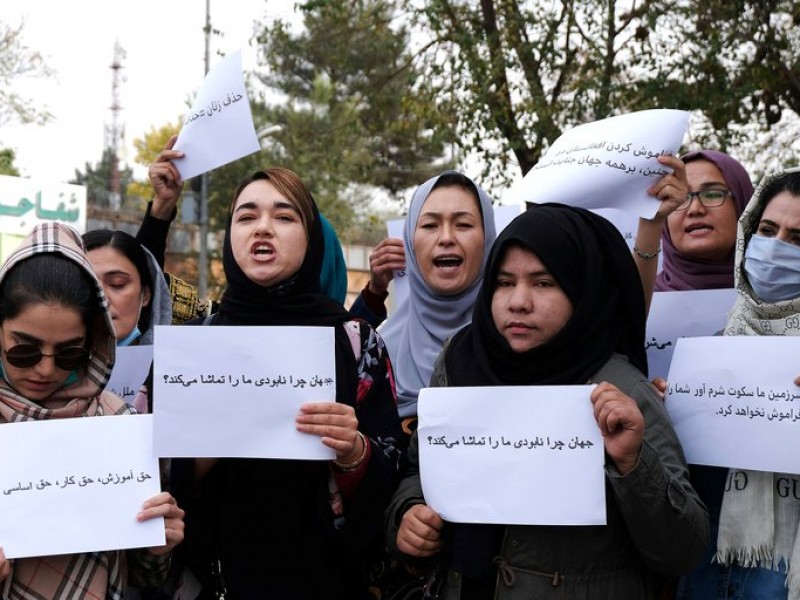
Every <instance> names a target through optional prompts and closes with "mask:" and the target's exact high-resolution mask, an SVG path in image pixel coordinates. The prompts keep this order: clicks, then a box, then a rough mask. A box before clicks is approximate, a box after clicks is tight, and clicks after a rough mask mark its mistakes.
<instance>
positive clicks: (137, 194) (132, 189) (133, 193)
mask: <svg viewBox="0 0 800 600" xmlns="http://www.w3.org/2000/svg"><path fill="white" fill-rule="evenodd" d="M180 129H181V124H180V121H176V122H175V123H170V124H167V125H163V126H161V127H159V128H158V129H156V128H155V127H151V128H150V131H148V132H147V133H145V134H144V136H143V137H141V138H136V139H135V140H133V147H134V148H136V157H135V158H134V159H133V160H134V162H135V163H137V164H140V165H142V166H145V167H146V166H148V165H149V164H150V163H152V162H153V161H154V160H155V159H156V157H157V156H158V153H159V152H161V150H162V149H163V148H164V146H166V144H167V142H168V141H169V138H171V137H172V136H173V135H176V134H177V133H178V132H179V131H180ZM126 195H127V197H128V198H130V199H131V200H133V199H134V198H140V199H143V200H149V199H150V197H151V196H152V195H153V188H152V187H151V185H150V181H149V180H145V181H136V180H132V181H131V182H130V183H129V184H128V185H127V186H126Z"/></svg>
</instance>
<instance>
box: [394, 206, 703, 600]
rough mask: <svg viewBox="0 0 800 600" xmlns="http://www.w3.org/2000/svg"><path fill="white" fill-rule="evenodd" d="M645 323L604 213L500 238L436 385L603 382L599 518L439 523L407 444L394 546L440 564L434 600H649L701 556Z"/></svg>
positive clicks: (625, 257) (695, 517)
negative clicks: (602, 519)
mask: <svg viewBox="0 0 800 600" xmlns="http://www.w3.org/2000/svg"><path fill="white" fill-rule="evenodd" d="M644 325H645V311H644V298H643V293H642V286H641V282H640V280H639V276H638V274H637V271H636V267H635V265H634V263H633V260H632V258H631V255H630V252H629V250H628V248H627V246H626V245H625V242H624V240H623V239H622V236H621V235H620V234H619V233H618V232H617V230H616V229H615V228H614V227H613V226H612V225H611V224H610V223H609V222H608V221H606V220H605V219H603V218H602V217H598V216H597V215H594V214H593V213H591V212H589V211H586V210H583V209H579V208H572V207H568V206H563V205H558V204H542V205H537V206H534V207H533V208H531V209H530V210H528V211H527V212H526V213H524V214H522V215H520V216H519V217H517V218H516V219H515V220H514V221H512V223H511V224H510V225H509V226H508V227H507V228H506V229H505V230H504V231H503V233H502V234H501V235H500V236H499V237H498V238H497V241H496V242H495V244H494V247H493V248H492V252H491V255H490V257H489V261H488V264H487V267H486V273H485V276H484V280H483V286H482V288H481V292H480V295H479V296H478V300H477V302H476V305H475V312H474V315H473V319H472V324H471V325H469V326H467V327H465V328H464V329H462V330H461V331H459V333H458V334H456V335H455V336H454V338H453V340H452V341H451V343H450V344H449V345H448V346H447V347H446V348H445V350H444V351H443V353H442V355H440V357H439V360H438V363H437V367H436V369H435V370H434V375H433V379H432V385H434V386H442V385H445V386H494V385H576V384H586V383H598V384H599V385H597V387H595V388H594V390H593V391H592V393H591V397H590V398H588V399H587V401H591V402H592V404H593V406H594V414H595V419H596V421H597V424H598V427H599V428H600V431H601V433H602V434H603V441H604V446H605V453H606V504H607V508H606V512H607V524H606V525H605V526H581V527H576V526H573V527H567V526H546V527H545V526H494V525H477V524H456V523H445V522H443V521H442V520H441V518H439V516H438V515H437V514H436V513H435V512H433V511H432V510H431V509H430V508H428V507H427V506H425V504H424V502H425V500H424V496H423V492H422V488H421V485H420V479H419V464H418V454H417V439H416V436H415V437H414V438H413V439H412V446H411V449H410V451H409V462H410V465H411V468H410V470H409V473H408V475H407V476H406V478H405V479H404V480H403V481H402V483H401V486H400V488H399V490H398V492H397V493H396V494H395V497H394V498H393V500H392V504H391V506H390V510H389V523H388V524H389V541H390V544H393V545H394V546H395V548H396V550H397V551H398V552H400V553H401V554H405V555H410V556H415V557H431V556H435V555H439V556H440V560H441V562H442V564H443V565H444V566H445V567H446V569H447V570H448V572H449V573H448V576H447V577H446V579H444V586H445V590H444V595H443V596H442V597H444V598H461V599H465V598H500V599H517V598H520V599H521V598H608V599H612V598H614V599H616V598H626V599H628V600H631V599H633V600H635V599H645V598H654V597H655V595H656V593H657V590H658V588H659V585H660V578H661V577H666V576H672V575H675V574H678V573H681V572H685V571H687V570H689V569H691V568H692V566H693V565H694V564H695V563H696V561H697V560H699V558H700V556H701V554H702V551H703V549H704V547H705V544H706V541H707V537H708V516H707V514H706V511H705V508H704V507H703V505H702V503H701V502H700V501H699V500H698V498H697V495H696V494H695V492H694V490H693V489H692V488H691V486H690V484H689V482H688V477H687V469H686V464H685V461H684V458H683V452H682V450H681V448H680V445H679V443H678V440H677V438H676V436H675V433H674V431H673V429H672V426H671V424H670V421H669V417H668V416H667V413H666V411H665V409H664V407H663V403H662V402H661V400H660V399H659V398H658V396H657V395H656V393H655V391H654V389H653V388H652V386H651V385H650V383H649V381H648V380H647V377H646V369H647V365H646V358H645V352H644V331H645V328H644ZM420 425H424V423H421V424H420ZM495 594H496V595H495Z"/></svg>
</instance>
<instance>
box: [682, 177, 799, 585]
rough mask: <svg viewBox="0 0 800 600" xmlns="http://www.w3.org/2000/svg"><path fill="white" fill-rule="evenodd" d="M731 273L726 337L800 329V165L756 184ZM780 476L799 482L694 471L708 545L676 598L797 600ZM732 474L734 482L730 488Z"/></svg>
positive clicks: (793, 531)
mask: <svg viewBox="0 0 800 600" xmlns="http://www.w3.org/2000/svg"><path fill="white" fill-rule="evenodd" d="M734 277H735V283H736V290H737V298H736V303H735V304H734V306H733V309H732V310H731V313H730V315H729V317H728V323H727V325H726V327H725V335H800V168H794V169H790V170H787V171H783V172H780V173H777V174H774V175H769V176H767V177H765V178H764V180H763V181H762V182H761V184H760V185H759V187H758V189H756V191H755V194H754V195H753V198H752V199H751V200H750V203H749V204H748V205H747V207H746V208H745V210H744V213H743V214H742V216H741V218H740V219H739V231H738V235H737V243H736V266H735V271H734ZM795 383H796V384H797V385H800V377H798V378H797V380H795ZM782 477H788V478H789V479H792V480H794V481H795V482H798V481H800V476H798V475H796V474H795V475H785V474H779V473H767V472H761V471H758V472H756V471H739V470H733V469H731V470H728V469H724V468H718V467H703V468H702V470H697V469H693V476H692V481H693V483H694V486H695V488H696V489H697V491H698V493H699V494H700V497H701V499H702V500H703V501H704V502H705V503H706V505H707V506H708V511H709V519H710V522H711V544H710V545H709V548H708V549H707V551H706V555H705V557H704V559H703V561H702V563H701V565H700V566H699V567H698V568H697V569H695V571H693V572H692V573H691V574H690V575H688V576H686V577H684V578H683V580H682V581H681V585H680V588H679V591H678V598H680V599H700V598H703V599H706V598H724V599H729V598H730V599H733V598H736V599H737V600H765V599H770V600H771V599H781V600H783V599H786V598H789V599H798V598H800V536H799V535H798V533H799V532H800V500H797V499H796V498H795V497H793V495H792V494H782V493H781V492H780V490H779V489H778V488H777V487H776V481H777V480H778V479H779V478H782ZM729 478H731V480H732V481H735V482H737V484H736V485H730V486H726V482H727V481H728V480H729ZM745 481H746V482H747V483H746V484H743V482H745ZM726 487H727V488H729V489H727V490H726ZM784 496H786V497H784Z"/></svg>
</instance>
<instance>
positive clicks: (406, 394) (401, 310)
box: [380, 171, 496, 418]
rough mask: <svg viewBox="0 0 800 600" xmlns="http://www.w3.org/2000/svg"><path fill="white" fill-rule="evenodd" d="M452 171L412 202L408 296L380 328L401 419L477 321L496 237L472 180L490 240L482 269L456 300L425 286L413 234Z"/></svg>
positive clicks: (485, 201) (485, 200)
mask: <svg viewBox="0 0 800 600" xmlns="http://www.w3.org/2000/svg"><path fill="white" fill-rule="evenodd" d="M448 173H453V171H445V172H444V173H441V174H440V175H437V176H436V177H432V178H431V179H429V180H428V181H426V182H425V183H423V184H422V185H421V186H419V187H418V188H417V190H416V191H415V192H414V196H413V197H412V198H411V205H410V206H409V209H408V216H407V217H406V221H405V225H404V229H403V236H404V238H405V239H404V240H403V245H404V249H405V253H406V274H407V275H408V287H409V292H408V296H407V297H406V298H405V299H404V300H403V301H402V302H401V303H400V304H399V306H398V307H397V310H395V311H394V312H393V313H392V314H391V315H390V316H389V318H388V319H387V321H386V323H385V324H384V325H383V326H382V327H381V329H380V334H381V337H382V338H383V340H384V342H385V343H386V347H387V348H388V350H389V356H390V357H391V359H392V365H393V367H394V375H395V383H396V385H397V411H398V413H399V414H400V418H406V417H412V416H416V414H417V396H418V395H419V390H420V389H421V388H423V387H427V386H428V385H429V384H430V379H431V374H432V373H433V365H434V363H435V362H436V357H437V356H439V353H440V352H441V351H442V347H443V346H444V342H445V340H447V339H448V338H449V337H450V336H452V335H453V334H454V333H455V332H456V331H458V330H459V329H461V328H462V327H463V326H464V325H466V324H467V323H469V322H470V321H471V320H472V306H473V305H474V304H475V298H476V297H477V295H478V291H479V290H480V287H481V282H482V281H483V270H484V267H485V266H486V258H487V257H488V256H489V251H490V250H491V248H492V243H493V242H494V238H495V237H496V233H495V226H494V211H493V209H492V200H491V199H490V198H489V196H488V194H487V193H486V192H485V191H483V190H482V189H481V188H480V186H479V185H477V184H476V183H475V182H474V181H473V182H472V183H473V185H474V186H475V189H476V191H477V192H478V198H479V199H480V210H481V213H482V215H483V234H484V237H485V240H484V243H483V257H482V259H481V271H480V273H479V275H478V277H477V278H476V279H475V281H474V282H472V285H470V286H469V287H468V288H467V289H466V290H464V291H463V292H461V293H459V294H454V295H451V296H444V295H442V294H437V293H436V292H434V291H433V290H432V289H431V288H430V286H429V285H428V284H427V283H425V279H423V277H422V273H421V272H420V268H419V264H418V263H417V255H416V253H415V252H414V244H413V240H414V230H415V229H416V226H417V219H418V218H419V215H420V213H421V212H422V206H423V205H424V204H425V201H426V200H427V199H428V196H429V195H430V193H431V191H432V190H433V186H434V185H435V184H436V182H437V181H438V180H439V177H441V176H442V175H447V174H448Z"/></svg>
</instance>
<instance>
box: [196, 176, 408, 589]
mask: <svg viewBox="0 0 800 600" xmlns="http://www.w3.org/2000/svg"><path fill="white" fill-rule="evenodd" d="M322 261H323V234H322V229H321V225H320V216H319V212H318V210H317V206H316V204H315V202H314V199H313V198H312V196H311V193H310V192H309V191H308V189H307V188H306V186H305V185H304V184H303V182H302V181H301V180H300V179H299V178H298V177H297V175H296V174H294V173H293V172H291V171H289V170H287V169H283V168H268V169H265V170H263V171H259V172H257V173H254V174H253V175H252V176H250V177H248V178H247V179H245V180H244V182H242V184H241V185H240V186H239V188H238V189H237V190H236V193H235V195H234V197H233V201H232V202H231V205H230V209H229V212H228V221H227V226H226V235H225V241H224V246H223V266H224V268H225V275H226V278H227V282H228V287H227V289H226V291H225V293H224V295H223V297H222V301H221V304H220V310H219V313H217V314H215V315H214V316H213V318H212V319H211V320H210V322H209V323H208V324H210V325H212V326H218V325H227V326H242V325H263V326H279V325H293V326H303V325H305V326H327V327H332V328H334V331H335V353H336V354H335V359H336V402H319V403H309V404H305V405H303V407H302V409H301V413H300V414H299V415H298V416H297V421H296V427H297V429H298V430H299V431H301V432H304V433H307V434H309V435H313V436H320V437H321V442H322V443H323V444H324V445H326V446H328V447H330V448H331V449H333V450H334V451H335V455H336V457H335V459H334V460H332V461H312V460H279V459H256V460H254V459H236V458H226V459H219V460H215V459H205V460H201V459H196V460H195V461H194V469H195V470H194V476H195V477H194V488H193V490H192V493H193V495H194V498H195V501H194V503H193V504H192V505H189V508H188V517H187V523H188V527H187V544H186V548H187V550H189V553H190V556H188V557H187V561H188V563H189V564H190V565H192V566H193V567H194V570H195V571H196V572H197V574H198V576H199V577H200V578H201V579H202V578H204V576H205V575H207V571H208V566H209V565H210V564H211V563H212V562H213V564H214V565H215V575H216V580H215V581H204V583H205V584H206V585H207V586H209V587H210V588H211V589H210V591H221V588H222V587H224V588H225V590H226V591H227V593H229V594H230V596H231V597H233V598H254V599H255V598H281V599H293V598H297V599H305V598H331V599H334V600H335V599H342V600H345V599H346V600H350V599H357V598H362V597H364V596H365V594H366V583H365V582H366V580H365V572H364V568H363V559H364V557H365V556H371V555H372V554H373V553H379V552H380V550H381V548H382V535H381V524H382V516H383V511H384V509H385V507H386V505H387V504H388V501H389V499H390V498H391V494H392V492H393V491H394V489H395V487H396V485H397V470H398V466H399V461H400V456H401V449H402V447H403V436H402V433H401V430H400V422H399V419H398V416H397V407H396V401H395V393H394V384H393V377H392V370H391V365H390V363H389V358H388V355H387V353H386V349H385V347H384V345H383V341H382V340H381V338H380V337H379V336H378V335H377V333H376V332H375V331H374V330H373V329H372V328H371V327H370V326H369V325H367V324H366V323H364V322H362V321H360V320H352V318H351V317H350V315H349V314H348V312H347V311H346V310H345V309H344V308H343V307H342V305H341V304H340V303H338V302H336V301H335V300H333V299H331V298H329V297H327V296H325V295H323V294H322V293H321V292H320V269H321V267H322ZM220 410H230V409H229V408H227V407H226V403H225V398H220ZM223 582H224V583H223ZM215 587H216V589H214V588H215Z"/></svg>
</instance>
